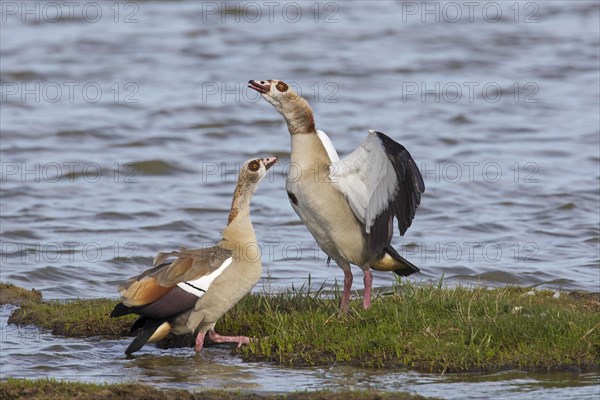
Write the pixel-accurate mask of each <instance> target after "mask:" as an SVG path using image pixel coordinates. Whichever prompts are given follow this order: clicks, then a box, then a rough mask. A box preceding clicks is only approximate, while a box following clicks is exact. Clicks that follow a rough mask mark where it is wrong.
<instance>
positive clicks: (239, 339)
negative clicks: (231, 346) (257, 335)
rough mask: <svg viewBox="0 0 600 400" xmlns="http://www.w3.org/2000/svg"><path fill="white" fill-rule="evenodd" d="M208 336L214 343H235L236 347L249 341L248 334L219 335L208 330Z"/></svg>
mask: <svg viewBox="0 0 600 400" xmlns="http://www.w3.org/2000/svg"><path fill="white" fill-rule="evenodd" d="M208 337H209V338H210V340H212V341H213V342H215V343H237V347H240V346H241V345H243V344H248V343H250V338H249V337H248V336H221V335H219V334H218V333H217V332H215V331H214V330H210V331H208Z"/></svg>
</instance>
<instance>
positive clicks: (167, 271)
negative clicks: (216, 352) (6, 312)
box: [110, 157, 277, 354]
mask: <svg viewBox="0 0 600 400" xmlns="http://www.w3.org/2000/svg"><path fill="white" fill-rule="evenodd" d="M276 162H277V157H272V158H263V159H260V158H258V159H254V160H249V161H247V162H246V163H245V164H244V165H243V166H242V168H241V170H240V174H239V178H238V182H237V186H236V188H235V192H234V194H233V201H232V203H231V210H230V212H229V219H228V221H227V226H226V227H225V229H224V230H223V234H222V239H221V241H220V242H218V243H217V245H216V246H213V247H209V248H200V249H180V250H179V251H173V252H168V253H159V254H158V255H157V256H156V257H155V258H154V265H155V267H154V268H151V269H149V270H147V271H145V272H143V273H142V274H141V275H139V276H137V277H134V278H131V279H129V280H128V281H127V282H126V283H125V284H123V285H121V286H120V287H119V291H120V294H121V299H122V302H121V303H119V304H117V305H116V307H115V308H114V310H113V311H112V313H111V314H110V316H111V317H120V316H122V315H127V314H132V313H133V314H138V315H139V316H140V317H139V318H138V319H137V320H136V321H135V323H134V324H133V326H132V328H131V331H132V332H134V331H138V330H139V334H138V336H137V337H136V338H135V339H134V340H133V342H132V343H131V344H130V345H129V347H127V349H126V350H125V354H131V353H133V352H135V351H137V350H139V349H141V348H142V347H143V346H144V344H146V343H147V342H154V341H157V340H160V339H162V338H164V337H166V336H167V335H168V334H169V333H173V334H175V335H183V334H186V333H193V332H196V331H197V332H198V333H197V336H196V352H200V351H201V350H202V347H203V345H204V336H205V335H206V333H207V332H208V336H209V338H210V339H211V340H212V341H214V342H217V343H224V342H231V343H237V344H238V346H241V345H242V344H247V343H249V341H250V339H249V338H248V337H246V336H221V335H219V334H217V333H216V332H215V330H214V327H215V324H216V322H217V320H218V319H219V318H221V316H222V315H223V314H225V313H226V312H227V311H228V310H229V309H230V308H231V307H233V306H234V305H235V304H236V303H237V302H238V301H239V300H240V299H241V298H242V297H244V296H245V295H246V294H247V293H248V292H250V290H252V288H253V287H254V286H255V285H256V283H257V282H258V280H259V279H260V274H261V270H262V263H261V255H260V249H259V247H258V244H257V242H256V236H255V234H254V228H253V227H252V221H251V220H250V199H251V198H252V195H253V194H254V192H255V190H256V188H257V186H258V184H259V182H260V181H261V180H262V179H263V178H264V177H265V175H266V174H267V170H268V169H269V168H270V167H271V166H273V165H274V164H275V163H276ZM172 257H174V259H173V260H172V261H167V260H168V259H170V258H172ZM165 261H167V262H165Z"/></svg>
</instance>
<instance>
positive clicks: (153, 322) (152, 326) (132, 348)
mask: <svg viewBox="0 0 600 400" xmlns="http://www.w3.org/2000/svg"><path fill="white" fill-rule="evenodd" d="M138 321H139V320H138ZM138 321H136V322H135V323H134V326H135V325H136V324H137V323H138ZM143 322H144V328H143V330H142V331H141V332H140V334H139V335H137V336H136V337H135V339H133V341H132V342H131V343H130V344H129V346H127V348H126V349H125V354H126V355H131V354H133V353H135V352H136V351H138V350H139V349H141V348H142V347H144V345H145V344H146V343H147V342H148V339H150V338H151V337H152V335H153V334H154V332H156V330H157V329H158V327H159V326H161V325H162V324H163V322H165V320H164V319H152V318H144V319H143Z"/></svg>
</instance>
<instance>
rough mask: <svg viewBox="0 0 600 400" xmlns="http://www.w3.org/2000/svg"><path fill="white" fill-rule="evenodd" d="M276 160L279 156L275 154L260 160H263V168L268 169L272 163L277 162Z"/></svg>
mask: <svg viewBox="0 0 600 400" xmlns="http://www.w3.org/2000/svg"><path fill="white" fill-rule="evenodd" d="M277 160H279V158H278V157H277V156H273V157H270V158H263V159H262V162H263V164H265V168H266V169H269V168H271V167H272V166H273V165H275V163H276V162H277Z"/></svg>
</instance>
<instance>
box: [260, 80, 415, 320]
mask: <svg viewBox="0 0 600 400" xmlns="http://www.w3.org/2000/svg"><path fill="white" fill-rule="evenodd" d="M249 87H250V88H252V89H254V90H256V91H257V92H259V93H260V94H261V95H262V97H263V98H264V99H265V100H266V101H267V102H269V103H270V104H271V105H272V106H273V107H275V109H276V110H277V111H278V112H279V113H280V114H281V115H282V116H283V118H284V119H285V121H286V123H287V126H288V130H289V132H290V135H291V139H292V153H291V163H292V165H293V166H294V168H290V174H289V176H288V180H287V182H286V190H287V193H288V197H289V199H290V202H291V204H292V207H293V208H294V210H295V211H296V213H297V214H298V216H300V219H301V220H302V222H303V223H304V224H305V225H306V227H307V228H308V230H309V231H310V233H311V234H312V235H313V237H314V238H315V240H316V241H317V243H318V244H319V247H320V248H321V249H322V250H323V251H324V252H325V253H326V254H327V255H328V256H329V257H330V258H331V259H333V260H334V261H335V262H336V263H337V265H339V266H340V268H342V270H343V271H344V291H343V294H342V299H341V308H342V310H343V311H344V312H348V307H349V302H350V289H351V287H352V272H351V270H350V264H354V265H357V266H359V267H360V268H361V269H362V270H363V272H364V286H365V293H364V299H363V307H364V308H365V309H366V308H368V307H369V306H370V305H371V284H372V281H373V275H372V273H371V269H375V270H378V271H393V272H394V273H396V274H398V275H400V276H407V275H410V274H412V273H415V272H419V269H418V268H417V267H416V266H414V265H413V264H412V263H410V262H409V261H408V260H406V259H404V258H403V257H402V256H400V255H399V254H398V252H397V251H396V250H394V248H393V247H392V246H391V245H390V243H391V240H392V235H393V232H394V219H397V221H398V228H399V230H400V235H404V233H405V232H406V230H407V229H408V228H409V227H410V225H411V223H412V220H413V218H414V216H415V212H416V210H417V207H418V206H419V203H420V201H421V194H422V193H423V192H424V191H425V184H424V182H423V178H422V176H421V173H420V172H419V169H418V168H417V165H416V164H415V161H414V160H413V158H412V156H411V155H410V153H409V152H408V151H407V150H406V149H405V148H404V147H403V146H402V145H401V144H399V143H397V142H395V141H394V140H392V139H391V138H390V137H388V136H386V135H385V134H383V133H381V132H376V131H372V130H371V131H369V134H368V136H367V138H366V139H365V140H364V141H363V143H362V144H361V145H360V146H359V147H358V148H357V149H356V150H354V151H353V152H352V153H351V154H350V155H348V156H347V157H346V158H344V159H341V160H340V158H339V156H338V154H337V152H336V150H335V148H334V147H333V144H332V143H331V140H329V137H328V136H327V135H326V134H325V133H324V132H323V131H320V130H317V129H316V128H315V122H314V117H313V112H312V109H311V108H310V106H309V105H308V103H307V102H306V100H304V99H303V98H302V97H300V96H298V95H297V94H296V93H295V92H294V91H293V90H292V89H291V88H290V87H289V85H287V84H286V83H285V82H283V81H279V80H265V81H254V80H251V81H250V82H249Z"/></svg>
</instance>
